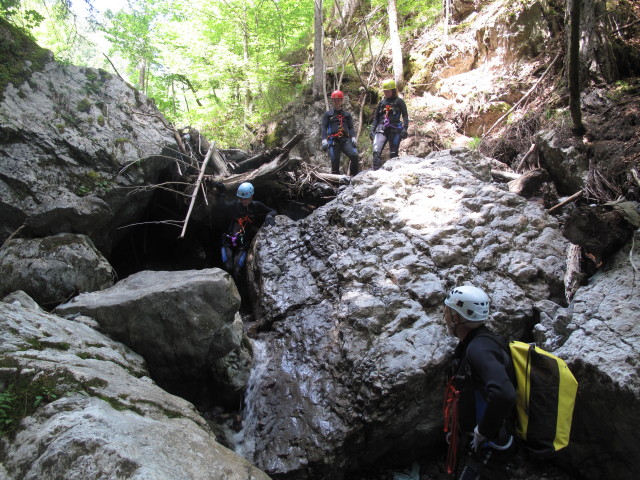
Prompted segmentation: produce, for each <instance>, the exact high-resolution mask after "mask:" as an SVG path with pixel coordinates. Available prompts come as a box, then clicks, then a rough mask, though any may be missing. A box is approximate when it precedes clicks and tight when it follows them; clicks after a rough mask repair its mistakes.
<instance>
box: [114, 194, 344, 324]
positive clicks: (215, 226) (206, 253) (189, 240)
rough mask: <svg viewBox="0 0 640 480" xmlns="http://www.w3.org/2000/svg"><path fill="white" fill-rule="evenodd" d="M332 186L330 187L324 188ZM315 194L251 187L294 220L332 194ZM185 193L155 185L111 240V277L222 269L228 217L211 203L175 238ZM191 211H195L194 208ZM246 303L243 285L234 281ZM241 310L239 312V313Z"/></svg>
mask: <svg viewBox="0 0 640 480" xmlns="http://www.w3.org/2000/svg"><path fill="white" fill-rule="evenodd" d="M328 188H329V189H332V187H328ZM322 193H323V194H324V195H322V196H321V195H318V193H317V189H316V190H314V191H308V192H305V191H304V190H303V192H302V194H301V195H299V196H298V197H296V198H291V196H290V195H289V193H288V191H286V190H281V189H277V188H274V187H269V186H261V187H259V188H256V194H255V196H254V199H255V200H258V201H261V202H263V203H265V204H266V205H268V206H270V207H272V208H274V209H275V210H276V211H277V212H278V215H285V216H287V217H288V218H290V219H292V220H299V219H302V218H305V217H307V216H308V215H310V214H311V213H312V212H313V211H314V210H315V209H316V208H318V207H320V206H322V205H324V204H325V203H327V202H328V201H330V200H331V199H332V198H333V197H331V196H327V195H326V193H327V189H326V188H325V189H324V190H323V192H322ZM225 197H226V201H227V202H229V201H231V200H232V199H233V198H235V192H227V193H226V195H225ZM184 198H185V197H183V196H179V195H177V194H175V193H172V192H169V191H166V190H162V189H157V190H155V192H154V194H153V196H152V199H151V201H150V202H149V204H148V206H147V208H146V210H145V213H144V215H143V216H142V217H141V218H140V219H138V221H137V222H136V223H134V224H132V225H128V226H126V227H125V230H126V232H125V234H124V236H123V237H122V238H121V239H120V240H119V241H117V242H116V243H115V244H114V246H113V248H112V250H111V254H110V256H109V258H108V260H109V262H110V264H111V266H112V267H113V269H114V271H115V273H116V276H117V280H122V279H124V278H126V277H128V276H129V275H132V274H134V273H137V272H140V271H143V270H157V271H159V270H166V271H179V270H200V269H205V268H220V269H223V263H222V257H221V241H222V237H223V235H224V233H225V232H226V230H227V228H228V226H229V224H230V222H231V221H232V218H231V217H230V216H229V215H228V214H226V215H225V213H224V212H221V211H219V210H218V209H216V206H215V202H213V203H211V202H210V203H209V205H208V206H206V205H205V204H204V203H203V202H201V203H200V207H199V208H197V209H196V210H198V213H197V215H192V216H191V217H190V219H189V222H188V225H187V228H186V231H185V235H184V238H180V234H181V232H182V224H181V223H180V222H182V221H184V219H185V217H186V215H187V210H188V206H189V205H188V202H186V201H185V200H184ZM194 213H195V211H194ZM237 286H238V289H239V291H240V293H241V296H243V310H244V309H245V308H246V307H248V305H246V300H247V299H246V298H245V295H242V294H243V292H245V291H246V288H245V286H244V285H237ZM241 313H242V312H241Z"/></svg>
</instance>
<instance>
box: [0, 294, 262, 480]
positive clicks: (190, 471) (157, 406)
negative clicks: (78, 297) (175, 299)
mask: <svg viewBox="0 0 640 480" xmlns="http://www.w3.org/2000/svg"><path fill="white" fill-rule="evenodd" d="M8 300H11V301H12V303H11V304H8V303H0V358H1V360H2V367H3V368H2V369H0V391H3V392H4V391H11V392H12V393H13V394H14V395H15V398H16V400H15V402H16V403H17V404H18V406H17V408H16V409H15V411H16V412H18V413H16V415H17V416H16V417H14V421H15V423H14V425H15V429H14V431H13V432H12V435H2V436H1V437H0V450H1V452H0V454H1V455H2V459H3V465H2V466H0V478H3V479H7V480H27V479H29V480H36V479H44V478H51V479H63V478H64V479H70V480H72V479H77V480H80V479H83V480H84V479H87V478H110V479H119V480H126V479H137V480H141V479H148V478H153V479H155V480H175V479H203V480H206V479H211V480H214V479H221V478H225V479H233V480H259V479H268V476H267V475H265V474H264V473H263V472H261V471H259V470H258V469H256V468H254V467H253V466H252V465H250V464H249V463H248V462H247V461H245V460H244V459H242V458H240V457H239V456H237V455H236V454H234V453H233V452H232V451H230V450H228V449H226V448H224V447H222V446H221V445H220V444H218V443H217V442H216V439H215V437H214V435H213V434H212V432H211V430H210V429H209V427H208V424H207V422H206V421H205V420H204V419H203V418H202V417H201V416H200V415H199V414H198V412H197V411H196V410H195V408H194V407H193V405H191V404H190V403H188V402H187V401H185V400H183V399H181V398H179V397H175V396H173V395H171V394H169V393H167V392H165V391H164V390H162V389H160V388H159V387H158V386H157V385H156V384H155V383H154V382H153V381H152V380H151V379H149V377H148V372H147V369H146V367H145V364H144V360H143V359H142V357H140V356H139V355H137V354H135V353H134V352H132V351H131V350H130V349H129V348H127V347H126V346H124V345H122V344H121V343H118V342H115V341H114V340H112V339H110V338H109V337H107V336H105V335H104V334H103V333H100V332H99V331H98V330H97V329H98V328H99V326H98V324H97V323H96V322H95V321H94V320H91V319H89V318H86V317H79V318H78V319H77V321H71V320H66V319H63V318H60V317H58V316H55V315H51V314H46V313H43V312H42V311H38V310H36V309H32V308H23V307H21V306H18V305H15V304H13V303H15V302H16V301H17V299H16V298H15V297H14V298H13V299H8ZM22 301H24V298H23V297H22ZM39 397H40V398H41V400H40V401H39V402H40V403H38V398H39Z"/></svg>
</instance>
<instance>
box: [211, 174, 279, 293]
mask: <svg viewBox="0 0 640 480" xmlns="http://www.w3.org/2000/svg"><path fill="white" fill-rule="evenodd" d="M216 187H217V188H218V191H219V193H220V195H222V194H224V191H225V188H224V184H222V183H217V184H216ZM254 191H255V190H254V188H253V185H252V184H251V183H249V182H245V183H243V184H241V185H240V186H239V187H238V190H237V192H236V197H237V198H236V199H235V200H234V201H233V203H232V204H231V205H230V210H231V217H232V220H231V224H230V225H229V228H228V229H227V231H226V233H224V234H223V236H222V247H221V248H222V252H221V253H222V264H223V267H224V269H225V270H226V271H227V272H229V273H230V274H231V275H232V276H233V278H234V279H235V280H236V281H238V280H239V278H240V275H241V273H242V269H243V267H244V265H245V262H246V259H247V251H248V250H249V246H250V245H251V241H252V240H253V237H255V235H256V233H257V232H258V230H259V229H260V227H261V226H262V224H263V223H264V224H265V225H275V223H276V222H275V218H274V217H275V215H276V214H277V212H276V211H275V210H274V209H273V208H271V207H269V206H267V205H265V204H264V203H262V202H259V201H257V200H254V199H253V194H254Z"/></svg>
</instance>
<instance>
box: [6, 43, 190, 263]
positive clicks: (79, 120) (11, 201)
mask: <svg viewBox="0 0 640 480" xmlns="http://www.w3.org/2000/svg"><path fill="white" fill-rule="evenodd" d="M3 31H4V30H3ZM6 33H7V32H5V34H6ZM5 41H7V42H10V39H5ZM7 44H9V43H7ZM21 81H23V83H20V84H14V83H9V84H8V85H7V87H6V88H5V90H4V91H3V92H2V95H1V96H0V100H1V101H0V145H1V148H0V213H1V215H0V219H1V220H0V243H2V242H4V240H6V239H7V237H8V236H9V235H11V234H12V233H13V232H14V231H15V230H17V229H18V228H19V227H21V226H23V225H24V226H26V227H27V231H29V232H30V233H31V234H32V235H35V236H47V235H53V234H56V233H60V232H72V233H82V234H86V235H89V236H90V237H91V238H92V240H93V241H94V243H95V244H96V245H97V246H98V248H100V249H101V250H102V251H104V252H105V254H108V252H109V249H110V248H111V246H112V244H113V242H114V241H116V240H117V239H118V238H119V237H120V236H122V235H123V234H124V231H123V230H118V229H117V227H119V226H122V225H127V224H131V223H134V222H135V221H136V220H137V219H138V218H139V217H140V216H141V214H142V212H144V210H145V208H146V205H147V203H148V200H149V199H150V198H151V194H152V192H151V191H150V190H148V189H138V190H135V189H134V188H132V187H137V186H148V185H149V184H152V183H156V181H157V179H158V177H159V175H160V173H161V172H162V171H163V170H165V169H166V168H167V167H168V166H170V165H173V164H174V160H173V159H174V158H175V157H176V156H177V153H176V152H177V145H176V142H175V139H174V138H173V134H172V131H171V130H170V129H169V128H167V126H166V125H165V122H164V120H163V117H162V115H161V114H160V112H159V111H158V109H157V108H156V106H155V104H154V103H153V101H152V100H149V99H147V98H146V97H145V96H144V95H142V94H141V93H139V92H138V91H136V90H135V89H134V88H133V87H131V86H130V85H128V84H126V83H125V82H123V81H122V80H121V79H120V78H118V77H117V76H114V75H111V74H109V73H107V72H105V71H103V70H96V69H92V68H80V67H76V66H72V65H60V64H58V63H56V62H55V61H54V60H53V58H50V59H49V60H48V61H46V62H45V63H44V66H43V68H42V69H41V70H38V71H32V72H31V75H30V76H28V77H27V78H26V81H24V80H21Z"/></svg>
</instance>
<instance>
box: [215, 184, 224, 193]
mask: <svg viewBox="0 0 640 480" xmlns="http://www.w3.org/2000/svg"><path fill="white" fill-rule="evenodd" d="M213 186H214V187H216V188H217V189H218V191H219V192H221V193H222V192H226V191H227V187H225V185H224V183H222V182H213Z"/></svg>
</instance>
